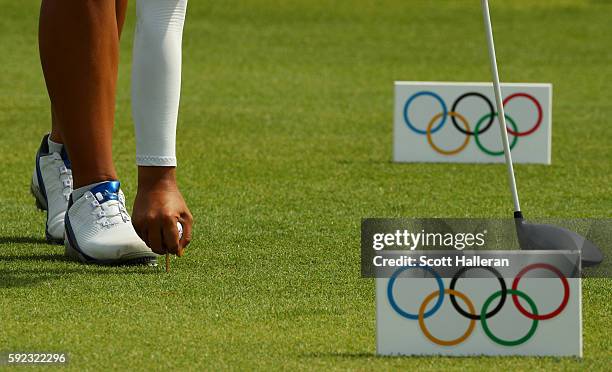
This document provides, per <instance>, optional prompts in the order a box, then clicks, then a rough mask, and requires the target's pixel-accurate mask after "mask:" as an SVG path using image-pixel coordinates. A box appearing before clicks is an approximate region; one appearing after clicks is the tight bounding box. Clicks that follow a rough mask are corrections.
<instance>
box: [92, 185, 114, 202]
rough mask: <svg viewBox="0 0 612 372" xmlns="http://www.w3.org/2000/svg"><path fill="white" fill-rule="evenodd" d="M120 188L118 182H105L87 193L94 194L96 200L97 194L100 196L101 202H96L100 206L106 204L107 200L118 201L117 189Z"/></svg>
mask: <svg viewBox="0 0 612 372" xmlns="http://www.w3.org/2000/svg"><path fill="white" fill-rule="evenodd" d="M120 188H121V183H120V182H119V181H107V182H104V183H101V184H99V185H98V186H96V187H94V188H92V189H90V190H89V191H90V192H91V193H92V194H94V196H95V197H96V198H97V197H98V193H100V194H101V195H102V198H103V199H102V200H98V202H99V203H100V204H102V203H104V202H107V201H109V200H119V194H118V192H119V189H120Z"/></svg>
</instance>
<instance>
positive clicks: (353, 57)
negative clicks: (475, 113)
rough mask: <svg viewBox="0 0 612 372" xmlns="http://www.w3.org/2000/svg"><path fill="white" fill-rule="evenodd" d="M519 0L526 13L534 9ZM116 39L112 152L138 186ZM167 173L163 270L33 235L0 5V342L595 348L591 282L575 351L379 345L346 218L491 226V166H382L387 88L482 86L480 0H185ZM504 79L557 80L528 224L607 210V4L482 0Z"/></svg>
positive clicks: (29, 129) (39, 113) (602, 299)
mask: <svg viewBox="0 0 612 372" xmlns="http://www.w3.org/2000/svg"><path fill="white" fill-rule="evenodd" d="M534 4H535V5H534ZM133 5H134V4H131V8H130V13H129V16H128V17H129V19H128V23H127V25H126V28H125V33H124V36H123V39H122V44H121V53H122V54H121V72H120V82H119V91H118V100H117V125H116V129H115V140H114V146H115V161H116V165H117V167H118V170H119V172H120V176H121V180H122V183H123V187H124V190H125V191H126V194H127V195H128V198H130V197H133V196H134V195H135V191H136V189H135V188H136V181H135V174H136V167H135V165H134V151H135V145H134V138H133V137H134V136H133V130H132V124H131V118H130V108H129V104H130V102H129V96H130V94H129V73H130V59H131V55H130V54H131V53H130V51H131V40H132V35H133V34H132V30H133V23H134V9H133ZM189 5H190V9H189V14H188V19H187V25H186V30H185V38H184V82H183V96H182V101H181V113H180V125H179V133H178V137H179V139H178V146H179V147H178V155H179V177H180V182H181V186H182V190H183V192H184V194H185V196H186V199H187V201H188V203H189V205H190V207H191V210H192V212H193V214H194V216H195V218H196V226H195V228H196V235H195V239H194V241H193V244H192V245H191V247H190V249H189V252H188V254H187V255H186V256H185V257H184V258H181V259H174V260H173V261H172V272H171V273H170V274H169V275H166V274H164V273H162V271H161V270H158V271H155V272H152V271H151V270H145V269H135V268H104V267H94V266H84V265H80V264H77V263H73V262H68V261H65V260H63V259H62V253H63V248H61V247H58V246H50V245H46V244H44V241H43V240H42V237H43V226H44V214H42V213H39V212H37V211H36V210H35V208H34V202H33V200H32V198H31V196H30V195H29V193H28V186H29V179H30V176H31V171H32V167H33V157H34V153H35V151H36V147H37V145H38V142H39V140H40V137H41V135H42V134H43V133H45V131H47V130H48V128H49V121H50V119H49V110H48V98H47V96H46V91H45V87H44V81H43V79H42V74H41V70H40V67H39V59H38V53H37V45H36V32H37V18H38V14H37V12H38V6H39V3H38V2H35V1H9V0H0V8H1V9H2V13H3V16H2V17H1V19H0V45H2V54H0V107H1V111H0V125H1V127H2V130H3V134H2V136H1V137H0V153H2V167H1V168H0V179H2V180H3V182H2V184H1V186H0V215H1V216H2V218H3V222H2V223H1V224H0V293H1V295H0V324H1V326H0V350H5V351H8V350H58V351H66V352H69V354H70V357H71V361H70V364H69V366H70V367H71V368H72V369H75V370H77V369H78V370H82V369H142V370H145V369H147V370H149V369H162V368H164V369H169V368H174V369H177V370H179V369H188V368H193V369H195V368H198V369H200V368H203V367H206V368H211V369H220V368H233V369H251V368H258V369H280V368H283V369H312V368H317V369H319V368H320V369H330V368H337V369H397V368H405V369H416V368H418V369H431V370H438V369H462V370H463V369H477V368H478V369H480V368H486V369H493V368H496V369H513V370H550V369H582V368H585V369H590V370H604V369H606V368H609V366H610V363H611V361H612V342H611V340H610V334H609V330H610V327H611V325H612V322H611V320H610V311H611V308H610V299H611V297H610V290H611V288H612V286H611V284H610V281H609V280H608V279H588V280H585V282H584V316H583V317H584V345H585V346H584V359H583V360H577V359H571V358H561V359H556V358H462V359H451V358H379V357H376V356H375V327H374V318H375V313H374V282H373V281H372V280H371V279H361V278H360V277H359V275H360V274H359V240H360V234H359V226H360V219H361V218H362V217H368V216H370V217H373V216H376V217H400V216H401V217H467V216H474V217H506V216H509V214H510V213H511V200H510V196H509V193H508V191H507V187H506V178H505V169H504V167H503V165H468V164H466V165H458V164H393V163H391V162H390V159H391V132H392V103H393V97H392V92H393V81H395V80H441V81H444V80H449V81H488V80H489V78H490V77H489V67H488V61H487V52H486V46H485V39H484V35H483V27H482V20H481V13H480V10H479V8H478V5H479V2H477V1H470V2H467V1H455V2H448V1H440V0H436V1H400V0H393V1H392V0H383V1H373V0H372V1H360V2H357V1H334V2H332V1H318V0H296V1H290V2H287V1H272V0H269V1H264V0H257V1H255V0H252V1H225V2H212V1H196V0H192V1H191V2H190V4H189ZM491 6H492V11H493V21H494V27H495V31H496V42H497V48H498V54H499V55H498V59H499V63H500V66H501V67H500V69H501V75H502V79H503V80H505V81H517V82H550V83H552V84H553V85H554V114H553V117H554V126H553V127H554V131H553V164H552V165H551V166H536V165H518V166H517V167H516V171H517V179H518V182H519V186H520V191H521V197H522V202H523V208H524V210H525V211H526V212H527V213H528V215H529V216H540V217H560V218H565V217H610V211H611V210H612V175H611V174H612V172H611V168H610V164H611V162H610V160H611V159H612V146H610V140H611V139H612V125H611V121H612V119H611V118H612V103H610V96H611V90H610V81H612V48H610V44H611V43H612V36H611V35H612V34H610V32H609V28H610V16H611V14H612V4H610V2H609V1H603V0H600V1H595V0H592V1H586V0H584V1H579V0H576V1H555V2H551V1H538V2H533V1H527V0H522V1H512V2H503V1H497V0H496V1H492V4H491Z"/></svg>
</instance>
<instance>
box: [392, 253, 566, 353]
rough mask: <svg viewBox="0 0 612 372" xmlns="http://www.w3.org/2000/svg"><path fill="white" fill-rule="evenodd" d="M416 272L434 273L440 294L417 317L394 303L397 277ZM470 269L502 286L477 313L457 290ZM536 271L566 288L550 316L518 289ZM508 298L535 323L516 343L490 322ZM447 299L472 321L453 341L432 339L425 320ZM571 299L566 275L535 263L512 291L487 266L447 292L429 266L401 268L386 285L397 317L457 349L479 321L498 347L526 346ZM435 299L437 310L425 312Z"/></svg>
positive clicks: (516, 280) (454, 280) (430, 297)
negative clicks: (485, 272)
mask: <svg viewBox="0 0 612 372" xmlns="http://www.w3.org/2000/svg"><path fill="white" fill-rule="evenodd" d="M413 268H419V269H421V270H425V271H428V272H429V273H431V274H432V275H433V276H434V278H435V280H436V283H437V285H438V290H436V291H434V292H432V293H431V294H429V295H428V296H427V297H425V299H424V300H423V302H422V303H421V306H420V307H419V312H418V313H417V314H413V313H409V312H407V311H405V310H404V309H402V308H401V307H400V306H399V305H398V304H397V302H396V301H395V297H394V295H393V286H394V285H395V281H396V280H397V278H398V276H399V275H400V274H401V273H402V272H404V271H406V270H408V269H413ZM471 269H484V270H488V271H489V272H491V273H492V274H493V275H495V277H496V278H497V280H498V281H499V286H500V290H499V291H497V292H495V293H493V294H491V295H490V296H489V297H488V298H487V299H486V300H485V302H484V303H483V305H482V309H480V311H479V312H478V313H477V312H476V310H475V308H474V304H473V303H472V301H471V300H470V299H469V298H468V297H467V296H466V295H465V294H464V293H462V292H460V291H458V290H456V289H455V287H456V285H457V281H458V280H459V278H460V277H461V276H462V275H463V274H464V273H465V272H466V271H468V270H471ZM534 269H545V270H549V271H552V272H553V273H554V274H555V275H557V276H558V277H559V279H561V283H562V284H563V299H562V300H561V304H560V305H559V306H558V307H557V308H556V309H555V310H553V311H551V312H549V313H547V314H540V313H539V312H538V308H537V306H536V304H535V302H534V301H533V300H532V299H531V298H530V297H529V296H528V295H527V294H526V293H524V292H523V291H520V290H519V289H518V285H519V282H520V280H521V278H522V277H523V276H524V275H525V274H526V273H527V272H528V271H531V270H534ZM508 294H510V295H511V296H512V302H513V303H514V306H515V307H516V308H517V309H518V310H519V311H520V313H521V314H523V315H524V316H525V317H527V318H529V319H531V320H532V323H531V328H529V330H528V331H527V333H526V334H525V335H524V336H522V337H520V338H518V339H516V340H505V339H502V338H500V337H498V336H496V335H494V334H493V332H492V331H491V328H490V327H489V324H488V322H487V321H488V320H489V319H491V318H492V317H494V316H495V315H496V314H497V313H498V312H499V311H500V310H501V309H502V308H503V307H504V305H505V303H506V298H507V296H508ZM444 295H449V296H450V300H451V304H452V305H453V308H454V309H455V310H456V311H457V312H458V313H459V314H460V315H462V316H463V317H465V318H467V319H468V320H469V324H468V327H467V330H466V331H465V332H464V333H463V334H462V335H461V336H459V337H458V338H455V339H453V340H443V339H440V338H438V337H436V336H434V335H432V334H431V332H430V331H429V329H428V328H427V325H426V324H425V319H427V318H429V317H431V316H432V315H434V314H435V313H436V312H437V311H438V310H439V309H440V307H441V306H442V302H443V301H444ZM569 295H570V288H569V283H568V281H567V278H566V277H565V275H563V273H561V271H559V269H557V268H556V267H554V266H552V265H549V264H546V263H535V264H531V265H527V266H525V267H524V268H523V269H522V270H521V271H520V272H519V273H518V274H517V275H516V277H515V278H514V281H513V282H512V289H508V288H506V282H505V280H504V278H503V277H502V275H501V274H500V273H499V271H497V270H496V269H494V268H491V267H484V266H480V267H464V268H462V269H461V270H459V271H458V272H457V273H456V274H455V275H454V276H453V278H452V280H451V282H450V288H448V289H445V288H444V283H443V281H442V278H441V277H440V274H438V273H437V272H436V271H434V270H433V269H432V268H430V267H428V266H416V267H412V266H406V267H403V268H400V269H398V270H396V271H395V272H394V273H393V275H392V276H391V278H390V279H389V282H388V284H387V298H388V300H389V304H390V305H391V307H392V308H393V310H395V312H396V313H398V314H399V315H400V316H402V317H404V318H406V319H410V320H417V321H418V323H419V327H420V328H421V332H423V335H425V337H426V338H427V339H428V340H430V341H431V342H433V343H434V344H437V345H442V346H454V345H458V344H460V343H462V342H463V341H465V340H467V339H468V338H469V337H470V335H471V334H472V332H473V331H474V328H475V326H476V321H480V324H481V326H482V329H483V331H484V333H485V334H486V335H487V337H489V339H491V340H492V341H493V342H495V343H497V344H499V345H502V346H517V345H520V344H523V343H525V342H527V340H529V339H530V338H531V337H533V335H534V334H535V332H536V329H537V328H538V323H539V321H540V320H547V319H551V318H554V317H556V316H557V315H559V314H561V312H563V310H564V309H565V307H566V306H567V303H568V301H569ZM436 296H437V300H436V302H435V303H434V306H433V307H432V308H431V309H430V310H428V311H426V309H427V305H428V304H429V303H430V302H431V301H432V300H433V299H434V298H436ZM457 297H459V298H460V299H461V301H462V302H463V303H464V304H465V305H466V306H467V308H468V311H466V310H465V309H463V308H462V307H461V306H460V305H459V303H458V302H457ZM497 297H499V303H498V304H497V306H495V308H494V309H492V310H490V311H489V307H490V306H491V303H492V302H493V301H494V300H495V299H496V298H497ZM519 297H520V298H522V299H524V300H525V301H526V302H527V304H528V305H529V307H530V308H531V311H528V310H527V309H525V308H524V307H523V305H522V304H521V303H520V302H519V300H518V299H519Z"/></svg>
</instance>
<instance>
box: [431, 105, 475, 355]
mask: <svg viewBox="0 0 612 372" xmlns="http://www.w3.org/2000/svg"><path fill="white" fill-rule="evenodd" d="M449 114H450V113H449ZM459 118H460V120H462V121H463V120H465V119H461V117H459ZM429 128H431V126H429V127H428V130H427V133H429ZM468 131H469V128H468ZM468 138H469V137H468ZM444 293H445V294H449V295H453V296H456V297H459V298H460V299H462V300H463V302H465V304H466V305H467V307H468V309H469V310H470V313H472V314H475V313H476V310H475V309H474V305H473V304H472V301H470V299H469V298H467V296H466V295H464V294H463V293H461V292H459V291H456V290H454V289H445V290H444ZM439 294H440V291H435V292H433V293H432V294H430V295H429V296H427V297H426V298H425V300H423V303H422V304H421V307H420V308H419V326H420V327H421V331H422V332H423V334H424V335H425V337H427V339H429V341H431V342H433V343H435V344H438V345H442V346H454V345H457V344H460V343H462V342H463V341H465V340H466V339H467V338H468V337H470V335H471V334H472V332H473V331H474V327H476V320H474V319H470V325H469V326H468V329H467V331H465V333H464V334H463V335H461V336H459V337H458V338H456V339H454V340H448V341H447V340H441V339H439V338H437V337H434V336H433V335H432V334H431V333H430V332H429V330H428V329H427V327H426V326H425V316H424V314H425V309H426V308H427V304H428V303H429V302H430V301H431V300H432V299H433V298H434V297H436V296H438V295H439Z"/></svg>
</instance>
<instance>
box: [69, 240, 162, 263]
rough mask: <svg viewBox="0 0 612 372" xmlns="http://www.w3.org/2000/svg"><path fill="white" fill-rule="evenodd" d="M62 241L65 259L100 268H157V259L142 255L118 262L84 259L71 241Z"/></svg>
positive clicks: (124, 257)
mask: <svg viewBox="0 0 612 372" xmlns="http://www.w3.org/2000/svg"><path fill="white" fill-rule="evenodd" d="M64 240H65V243H64V247H65V250H64V254H65V255H66V257H68V258H70V259H72V260H74V261H79V262H82V263H86V264H95V265H102V266H157V257H153V256H150V255H144V256H143V254H142V253H134V254H131V255H125V256H123V257H121V258H120V259H118V260H97V259H94V258H91V257H86V256H85V255H83V254H82V253H81V252H80V251H79V250H78V249H76V248H74V247H73V246H72V243H71V242H70V241H71V240H72V239H69V237H68V236H66V239H64Z"/></svg>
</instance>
